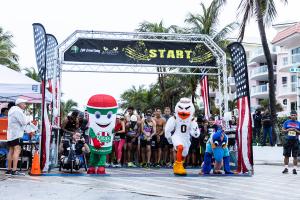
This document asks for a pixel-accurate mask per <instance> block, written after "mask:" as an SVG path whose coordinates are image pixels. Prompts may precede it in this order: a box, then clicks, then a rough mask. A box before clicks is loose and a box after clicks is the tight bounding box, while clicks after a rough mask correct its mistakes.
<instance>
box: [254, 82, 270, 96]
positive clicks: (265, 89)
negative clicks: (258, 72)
mask: <svg viewBox="0 0 300 200" xmlns="http://www.w3.org/2000/svg"><path fill="white" fill-rule="evenodd" d="M250 96H251V98H258V99H267V98H269V84H265V85H258V86H254V87H252V88H251V92H250Z"/></svg>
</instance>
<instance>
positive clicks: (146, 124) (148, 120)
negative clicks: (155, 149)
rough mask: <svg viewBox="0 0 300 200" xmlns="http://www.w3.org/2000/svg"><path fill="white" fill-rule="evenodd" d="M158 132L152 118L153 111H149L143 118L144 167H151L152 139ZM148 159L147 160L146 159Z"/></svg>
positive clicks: (142, 150)
mask: <svg viewBox="0 0 300 200" xmlns="http://www.w3.org/2000/svg"><path fill="white" fill-rule="evenodd" d="M155 133H156V124H155V121H154V120H153V119H152V113H151V112H147V113H146V116H145V118H144V119H143V120H142V135H141V154H142V162H143V165H142V166H143V167H147V168H149V167H150V159H151V139H152V137H153V136H154V135H155ZM146 159H147V160H146Z"/></svg>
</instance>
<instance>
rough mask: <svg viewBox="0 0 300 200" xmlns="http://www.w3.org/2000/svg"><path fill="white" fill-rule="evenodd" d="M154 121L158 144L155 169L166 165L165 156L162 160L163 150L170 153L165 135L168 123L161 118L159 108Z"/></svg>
mask: <svg viewBox="0 0 300 200" xmlns="http://www.w3.org/2000/svg"><path fill="white" fill-rule="evenodd" d="M154 120H155V123H156V135H155V136H156V144H157V160H155V162H156V163H154V165H155V166H154V167H160V164H161V165H165V164H166V157H165V156H163V159H162V160H161V154H162V149H164V151H168V141H167V139H166V137H165V135H164V129H165V125H166V121H165V119H164V118H162V117H161V110H160V109H159V108H156V109H155V117H154ZM161 161H162V162H161Z"/></svg>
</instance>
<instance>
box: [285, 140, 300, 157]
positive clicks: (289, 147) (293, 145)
mask: <svg viewBox="0 0 300 200" xmlns="http://www.w3.org/2000/svg"><path fill="white" fill-rule="evenodd" d="M298 154H299V140H297V139H296V140H286V141H285V142H284V144H283V156H285V157H291V155H292V156H293V157H298Z"/></svg>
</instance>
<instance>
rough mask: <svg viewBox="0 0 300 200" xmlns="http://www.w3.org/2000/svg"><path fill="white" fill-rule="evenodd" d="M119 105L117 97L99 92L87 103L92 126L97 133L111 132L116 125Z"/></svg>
mask: <svg viewBox="0 0 300 200" xmlns="http://www.w3.org/2000/svg"><path fill="white" fill-rule="evenodd" d="M117 109H118V105H117V102H116V99H115V98H114V97H112V96H110V95H106V94H97V95H94V96H92V97H91V98H90V99H89V101H88V103H87V111H88V113H89V123H90V128H92V129H93V130H94V132H95V133H98V132H108V133H111V132H112V130H113V128H114V127H115V122H116V117H117V114H116V113H117Z"/></svg>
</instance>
